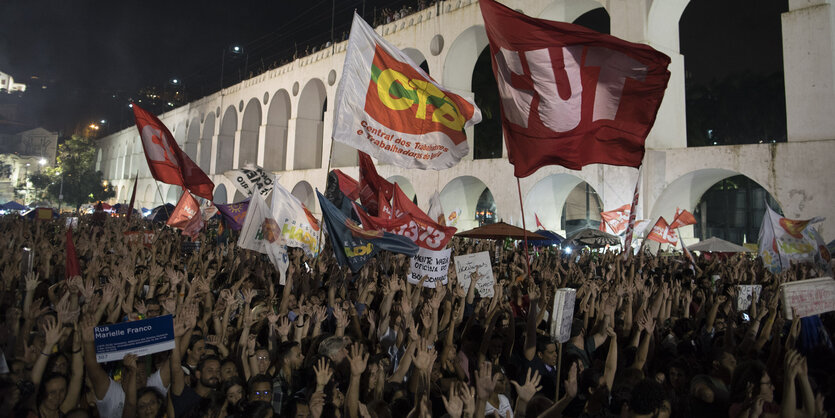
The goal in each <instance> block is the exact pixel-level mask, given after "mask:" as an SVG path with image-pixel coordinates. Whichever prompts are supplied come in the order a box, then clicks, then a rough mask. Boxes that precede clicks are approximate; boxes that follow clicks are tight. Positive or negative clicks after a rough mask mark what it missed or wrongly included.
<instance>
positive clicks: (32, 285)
mask: <svg viewBox="0 0 835 418" xmlns="http://www.w3.org/2000/svg"><path fill="white" fill-rule="evenodd" d="M38 284H40V281H38V273H35V272H29V273H26V291H27V292H31V291H34V290H35V289H37V288H38Z"/></svg>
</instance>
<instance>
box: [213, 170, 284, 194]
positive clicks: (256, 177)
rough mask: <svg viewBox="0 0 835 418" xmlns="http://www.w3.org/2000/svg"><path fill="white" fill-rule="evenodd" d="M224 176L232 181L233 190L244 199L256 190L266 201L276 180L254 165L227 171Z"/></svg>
mask: <svg viewBox="0 0 835 418" xmlns="http://www.w3.org/2000/svg"><path fill="white" fill-rule="evenodd" d="M224 174H225V175H226V178H228V179H229V180H232V183H233V184H234V185H235V188H237V189H238V191H240V192H241V194H243V195H244V196H246V197H250V196H252V193H254V192H255V191H256V190H257V191H258V193H259V194H261V197H263V198H264V199H266V198H267V195H269V194H270V192H271V191H273V185H274V184H275V180H276V178H275V176H274V175H272V174H270V173H268V172H266V171H264V169H263V168H261V167H258V166H257V165H254V164H247V165H245V166H244V168H240V169H237V170H229V171H227V172H226V173H224Z"/></svg>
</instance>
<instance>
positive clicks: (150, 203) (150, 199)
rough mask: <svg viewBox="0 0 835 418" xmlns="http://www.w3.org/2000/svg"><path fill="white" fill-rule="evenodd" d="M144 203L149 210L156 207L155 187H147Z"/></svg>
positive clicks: (143, 197)
mask: <svg viewBox="0 0 835 418" xmlns="http://www.w3.org/2000/svg"><path fill="white" fill-rule="evenodd" d="M142 201H143V202H145V203H144V205H145V207H147V208H152V207H154V187H153V186H152V185H150V184H149V185H147V186H145V192H144V193H143V194H142Z"/></svg>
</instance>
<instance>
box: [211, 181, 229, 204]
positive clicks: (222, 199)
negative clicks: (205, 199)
mask: <svg viewBox="0 0 835 418" xmlns="http://www.w3.org/2000/svg"><path fill="white" fill-rule="evenodd" d="M212 202H214V203H217V204H220V205H225V204H226V185H225V184H222V183H221V184H218V185H217V187H215V192H214V194H213V195H212Z"/></svg>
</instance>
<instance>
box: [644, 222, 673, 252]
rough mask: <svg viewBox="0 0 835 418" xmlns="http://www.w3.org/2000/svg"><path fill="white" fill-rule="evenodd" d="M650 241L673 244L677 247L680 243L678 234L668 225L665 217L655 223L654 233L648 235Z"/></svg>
mask: <svg viewBox="0 0 835 418" xmlns="http://www.w3.org/2000/svg"><path fill="white" fill-rule="evenodd" d="M647 239H648V240H652V241H655V242H660V243H662V244H664V243H667V244H673V245H676V244H677V243H678V234H676V231H674V230H673V229H672V228H670V225H668V224H667V220H665V219H664V217H663V216H662V217H660V218H658V221H656V222H655V225H653V227H652V231H651V232H650V233H649V235H647Z"/></svg>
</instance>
